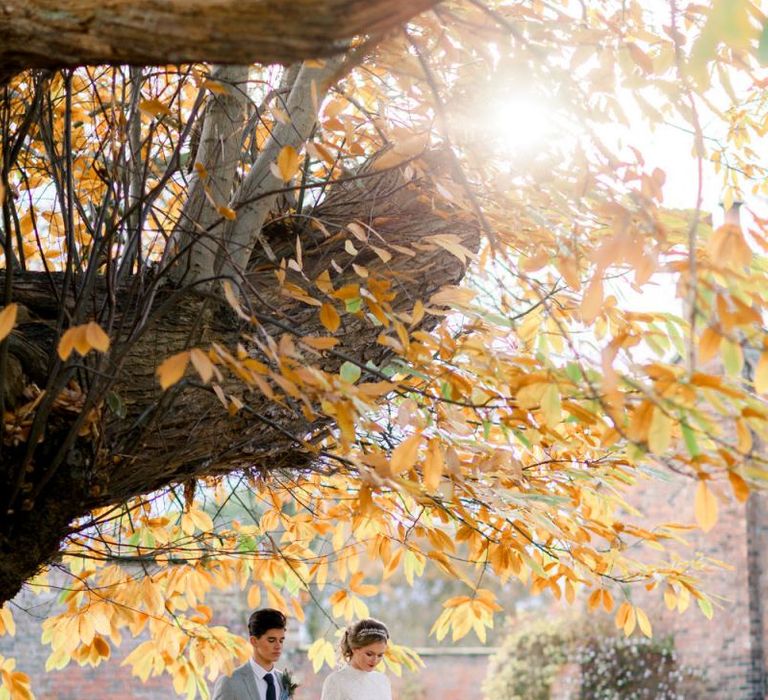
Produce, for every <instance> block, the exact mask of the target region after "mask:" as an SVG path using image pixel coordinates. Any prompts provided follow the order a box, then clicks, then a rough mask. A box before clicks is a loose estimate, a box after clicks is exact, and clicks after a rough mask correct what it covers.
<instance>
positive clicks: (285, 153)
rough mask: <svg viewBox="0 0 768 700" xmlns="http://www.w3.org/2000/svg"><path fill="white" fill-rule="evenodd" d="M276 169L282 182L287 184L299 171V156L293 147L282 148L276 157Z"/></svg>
mask: <svg viewBox="0 0 768 700" xmlns="http://www.w3.org/2000/svg"><path fill="white" fill-rule="evenodd" d="M277 169H278V171H279V172H280V177H281V178H283V181H284V182H288V181H289V180H290V179H291V178H292V177H293V176H294V175H295V174H296V173H297V172H298V171H299V154H298V152H297V151H296V149H295V148H294V147H293V146H283V148H282V150H281V151H280V153H279V154H278V156H277Z"/></svg>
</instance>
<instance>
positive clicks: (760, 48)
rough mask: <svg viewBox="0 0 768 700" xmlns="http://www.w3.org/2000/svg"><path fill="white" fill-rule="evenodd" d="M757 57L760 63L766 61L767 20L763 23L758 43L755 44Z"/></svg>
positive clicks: (767, 55)
mask: <svg viewBox="0 0 768 700" xmlns="http://www.w3.org/2000/svg"><path fill="white" fill-rule="evenodd" d="M757 59H758V60H759V61H760V63H763V64H765V63H768V22H766V23H765V24H764V25H763V31H762V32H760V43H759V44H758V45H757Z"/></svg>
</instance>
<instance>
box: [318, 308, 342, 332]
mask: <svg viewBox="0 0 768 700" xmlns="http://www.w3.org/2000/svg"><path fill="white" fill-rule="evenodd" d="M320 323H322V324H323V326H324V327H325V328H326V330H327V331H328V332H329V333H335V332H336V331H337V330H338V328H339V325H340V324H341V318H340V317H339V314H338V312H337V311H336V309H335V308H334V307H333V304H329V303H327V302H326V303H324V304H323V305H322V306H321V307H320Z"/></svg>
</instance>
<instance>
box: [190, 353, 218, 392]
mask: <svg viewBox="0 0 768 700" xmlns="http://www.w3.org/2000/svg"><path fill="white" fill-rule="evenodd" d="M189 359H190V360H191V361H192V365H193V366H194V368H195V370H196V371H197V373H198V374H199V375H200V379H202V380H203V382H204V383H205V384H207V383H208V382H210V381H211V378H212V377H213V362H211V360H210V358H209V357H208V355H206V354H205V353H204V352H203V351H202V350H199V349H198V348H193V349H192V350H190V351H189Z"/></svg>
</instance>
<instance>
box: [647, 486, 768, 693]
mask: <svg viewBox="0 0 768 700" xmlns="http://www.w3.org/2000/svg"><path fill="white" fill-rule="evenodd" d="M695 487H696V484H695V483H693V482H691V480H688V479H683V478H673V479H672V480H671V481H670V482H668V483H658V482H655V483H653V484H649V485H648V486H647V487H646V488H644V489H643V490H641V492H639V493H638V494H637V495H636V496H634V497H633V499H632V502H633V505H637V506H638V507H639V508H641V509H642V510H643V512H644V515H645V517H644V519H643V521H642V523H643V525H644V526H645V527H650V526H652V525H654V524H656V523H662V522H667V523H669V522H677V523H682V524H691V523H693V522H694V513H693V503H694V491H695ZM714 488H715V489H716V492H717V493H718V495H719V496H720V498H719V499H718V501H719V519H718V523H717V525H716V526H715V528H714V529H713V530H711V531H710V532H708V533H703V532H701V531H699V530H693V531H691V532H689V533H687V534H686V539H687V540H688V541H689V542H690V545H691V546H690V547H689V548H683V547H676V548H675V549H676V550H677V551H678V552H680V555H681V556H683V557H685V558H691V557H692V556H694V555H695V554H696V553H701V554H703V555H705V556H708V557H712V558H713V559H717V560H720V561H724V562H725V563H727V564H728V565H730V567H732V568H730V569H719V570H715V571H714V572H711V573H709V574H707V575H706V578H705V580H704V581H703V588H704V589H705V591H706V592H707V593H708V594H710V595H711V597H713V598H714V600H715V601H716V602H719V603H720V605H722V609H716V611H715V616H714V618H713V620H712V621H711V622H710V621H708V620H707V619H706V618H705V617H704V616H703V615H702V614H701V613H700V612H699V610H698V609H697V608H696V604H695V601H693V600H692V601H691V608H690V609H689V610H688V611H687V612H685V613H684V614H683V615H680V614H678V613H677V612H670V611H668V610H667V609H666V608H665V607H664V605H663V604H662V603H661V601H660V596H659V594H658V592H657V591H654V592H652V593H650V594H647V595H646V594H641V595H640V596H637V597H636V600H637V602H640V603H641V604H642V605H643V606H644V607H647V608H648V610H649V612H650V614H651V619H652V621H653V623H654V634H656V635H663V634H673V635H674V637H675V642H676V648H677V650H678V652H679V655H680V659H681V661H682V662H683V663H685V664H688V665H692V666H697V667H700V668H701V667H704V668H705V669H706V672H707V676H708V682H707V690H706V693H707V695H706V698H707V700H763V698H764V697H765V695H764V691H763V679H764V668H765V659H764V654H765V645H764V643H763V638H764V636H765V631H766V621H765V619H764V616H763V610H762V607H763V605H762V598H763V596H764V595H765V593H766V592H767V591H766V581H765V576H764V575H763V568H764V561H765V557H766V553H768V520H767V519H766V508H765V496H764V495H759V496H757V495H755V494H753V495H752V496H751V497H750V500H751V501H752V502H751V503H750V504H749V508H747V507H746V506H745V505H744V504H741V503H738V502H737V501H736V500H735V499H734V498H733V497H732V495H731V493H730V487H729V486H728V484H727V483H726V484H723V483H717V484H715V485H714ZM695 700H698V698H697V699H695Z"/></svg>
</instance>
